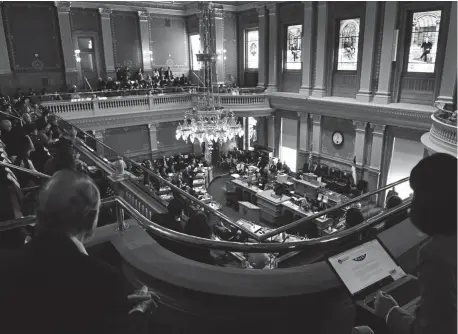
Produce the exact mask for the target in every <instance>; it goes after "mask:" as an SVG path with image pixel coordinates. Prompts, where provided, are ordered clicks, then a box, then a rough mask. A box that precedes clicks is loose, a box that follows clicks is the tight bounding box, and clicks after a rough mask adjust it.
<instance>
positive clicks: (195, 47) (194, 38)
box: [189, 35, 200, 71]
mask: <svg viewBox="0 0 458 334" xmlns="http://www.w3.org/2000/svg"><path fill="white" fill-rule="evenodd" d="M189 44H190V45H191V69H192V70H193V71H198V70H200V63H199V62H198V61H197V56H196V55H197V54H198V53H199V52H200V36H199V35H190V36H189Z"/></svg>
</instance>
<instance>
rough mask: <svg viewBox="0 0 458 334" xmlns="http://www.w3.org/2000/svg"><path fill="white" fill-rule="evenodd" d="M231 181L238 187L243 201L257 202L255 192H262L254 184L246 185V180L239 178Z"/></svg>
mask: <svg viewBox="0 0 458 334" xmlns="http://www.w3.org/2000/svg"><path fill="white" fill-rule="evenodd" d="M232 183H233V184H234V186H235V187H236V188H239V189H240V191H241V193H242V199H243V200H244V201H247V202H250V203H253V204H256V202H257V194H258V193H260V192H262V190H261V189H259V188H258V187H257V186H255V185H248V183H247V182H245V181H243V180H242V179H240V178H237V179H235V180H232Z"/></svg>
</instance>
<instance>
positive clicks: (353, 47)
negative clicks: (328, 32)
mask: <svg viewBox="0 0 458 334" xmlns="http://www.w3.org/2000/svg"><path fill="white" fill-rule="evenodd" d="M359 24H360V20H359V18H356V19H348V20H341V21H340V29H339V50H338V59H337V70H338V71H356V70H357V69H358V44H359Z"/></svg>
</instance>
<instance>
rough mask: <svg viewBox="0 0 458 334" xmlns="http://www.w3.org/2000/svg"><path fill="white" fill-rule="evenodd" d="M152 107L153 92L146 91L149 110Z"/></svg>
mask: <svg viewBox="0 0 458 334" xmlns="http://www.w3.org/2000/svg"><path fill="white" fill-rule="evenodd" d="M153 107H154V95H153V93H151V92H149V93H148V108H149V110H153Z"/></svg>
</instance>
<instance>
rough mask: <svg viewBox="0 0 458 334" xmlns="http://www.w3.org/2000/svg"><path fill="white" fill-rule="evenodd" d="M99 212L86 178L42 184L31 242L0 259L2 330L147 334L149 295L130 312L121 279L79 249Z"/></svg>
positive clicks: (63, 175)
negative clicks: (144, 314)
mask: <svg viewBox="0 0 458 334" xmlns="http://www.w3.org/2000/svg"><path fill="white" fill-rule="evenodd" d="M99 208H100V194H99V190H98V189H97V187H96V185H95V184H94V183H93V182H92V180H91V179H90V178H89V177H88V176H85V175H84V174H79V173H75V172H72V171H68V170H65V171H60V172H59V173H57V174H56V175H55V176H54V177H53V178H51V179H50V180H49V181H48V182H47V183H46V184H45V185H44V187H43V189H42V190H41V192H40V194H39V207H38V210H37V222H36V237H35V238H33V239H32V241H31V242H29V243H28V244H26V245H25V246H24V247H23V248H22V249H20V250H18V251H16V252H11V251H9V252H8V253H1V254H0V277H1V279H2V284H1V286H0V313H1V314H2V322H1V325H0V326H1V328H2V332H4V333H11V334H13V333H18V334H19V333H20V334H22V333H32V332H39V333H67V334H68V333H70V334H77V333H78V334H79V333H94V334H96V333H144V332H145V330H146V323H145V321H146V319H144V317H143V316H142V314H141V313H143V312H144V311H145V310H146V308H147V307H149V305H150V304H151V303H152V299H151V296H150V294H149V293H147V292H146V291H145V293H142V296H141V298H142V299H143V300H144V301H142V302H141V304H139V305H137V306H136V307H134V308H132V306H134V305H130V302H129V299H131V300H132V299H133V297H134V296H129V290H128V283H127V281H126V280H125V278H124V277H123V276H122V275H121V274H120V273H118V272H117V271H116V270H115V269H114V268H111V267H110V266H109V265H108V264H106V263H104V262H101V261H100V260H98V259H96V258H94V257H92V256H90V255H88V253H87V251H86V249H85V247H84V243H85V242H86V241H88V240H89V239H91V237H92V236H93V234H94V230H95V228H96V226H97V220H98V215H99ZM137 301H138V299H137ZM129 311H130V312H129ZM129 313H131V314H132V315H131V316H129Z"/></svg>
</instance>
